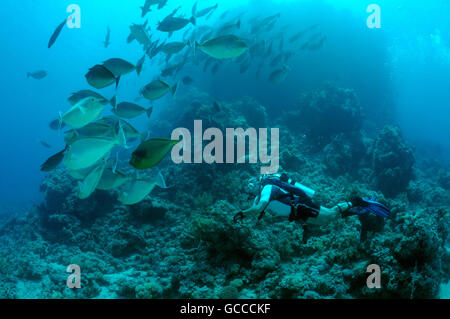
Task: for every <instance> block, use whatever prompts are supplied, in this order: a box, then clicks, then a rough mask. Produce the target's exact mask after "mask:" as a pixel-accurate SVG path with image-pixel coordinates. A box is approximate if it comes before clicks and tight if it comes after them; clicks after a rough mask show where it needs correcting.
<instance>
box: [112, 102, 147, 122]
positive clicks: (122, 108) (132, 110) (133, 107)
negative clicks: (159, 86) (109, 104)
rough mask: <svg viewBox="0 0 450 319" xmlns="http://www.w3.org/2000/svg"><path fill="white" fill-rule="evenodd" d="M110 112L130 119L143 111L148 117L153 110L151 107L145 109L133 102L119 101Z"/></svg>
mask: <svg viewBox="0 0 450 319" xmlns="http://www.w3.org/2000/svg"><path fill="white" fill-rule="evenodd" d="M112 112H113V113H114V114H116V115H117V116H118V117H122V118H126V119H132V118H135V117H137V116H139V115H141V114H144V113H146V114H147V117H150V116H151V115H152V112H153V107H149V108H148V109H145V108H143V107H142V106H139V105H137V104H134V103H130V102H122V103H119V104H118V105H117V106H115V107H114V108H113V109H112Z"/></svg>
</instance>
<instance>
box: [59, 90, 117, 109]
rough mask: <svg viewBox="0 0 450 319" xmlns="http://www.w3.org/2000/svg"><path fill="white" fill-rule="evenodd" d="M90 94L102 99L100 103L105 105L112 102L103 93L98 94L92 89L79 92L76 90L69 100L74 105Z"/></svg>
mask: <svg viewBox="0 0 450 319" xmlns="http://www.w3.org/2000/svg"><path fill="white" fill-rule="evenodd" d="M89 96H93V97H96V98H98V99H99V100H100V103H101V104H103V105H106V104H108V103H110V101H108V99H106V98H105V97H103V96H102V95H100V94H98V93H97V92H94V91H91V90H80V91H78V92H74V93H72V95H71V96H70V97H69V98H68V99H67V100H68V101H69V103H70V104H71V105H72V106H73V105H75V104H77V103H78V102H80V101H81V100H82V99H84V98H87V97H89Z"/></svg>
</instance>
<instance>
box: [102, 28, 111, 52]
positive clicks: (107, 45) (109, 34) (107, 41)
mask: <svg viewBox="0 0 450 319" xmlns="http://www.w3.org/2000/svg"><path fill="white" fill-rule="evenodd" d="M110 38H111V30H110V29H109V27H107V29H106V38H105V41H103V45H104V46H105V48H107V47H109V45H110V44H111V42H110V41H109V40H110Z"/></svg>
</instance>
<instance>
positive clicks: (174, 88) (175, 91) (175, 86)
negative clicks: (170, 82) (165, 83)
mask: <svg viewBox="0 0 450 319" xmlns="http://www.w3.org/2000/svg"><path fill="white" fill-rule="evenodd" d="M177 88H178V83H177V84H175V85H174V86H172V96H174V95H175V93H177Z"/></svg>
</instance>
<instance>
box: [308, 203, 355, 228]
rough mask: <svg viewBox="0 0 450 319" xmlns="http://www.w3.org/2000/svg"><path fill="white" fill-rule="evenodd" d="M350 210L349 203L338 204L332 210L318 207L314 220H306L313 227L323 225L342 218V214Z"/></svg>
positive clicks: (350, 205)
mask: <svg viewBox="0 0 450 319" xmlns="http://www.w3.org/2000/svg"><path fill="white" fill-rule="evenodd" d="M350 208H352V204H351V203H349V202H345V203H340V204H338V205H336V206H334V207H332V208H327V207H323V206H321V207H320V212H319V215H318V216H317V217H315V218H308V220H307V223H308V224H313V225H325V224H328V223H329V222H331V221H332V220H335V219H337V218H339V217H341V216H342V214H343V213H344V212H346V211H348V210H349V209H350Z"/></svg>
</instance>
